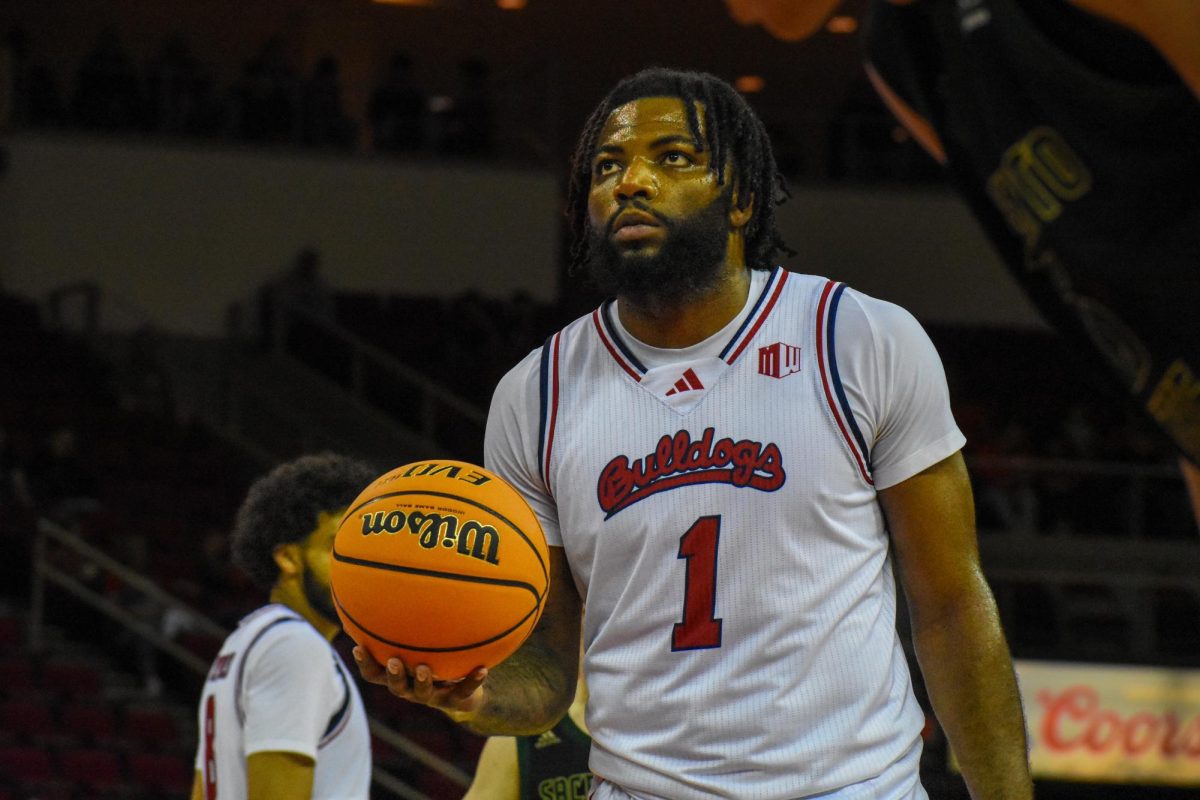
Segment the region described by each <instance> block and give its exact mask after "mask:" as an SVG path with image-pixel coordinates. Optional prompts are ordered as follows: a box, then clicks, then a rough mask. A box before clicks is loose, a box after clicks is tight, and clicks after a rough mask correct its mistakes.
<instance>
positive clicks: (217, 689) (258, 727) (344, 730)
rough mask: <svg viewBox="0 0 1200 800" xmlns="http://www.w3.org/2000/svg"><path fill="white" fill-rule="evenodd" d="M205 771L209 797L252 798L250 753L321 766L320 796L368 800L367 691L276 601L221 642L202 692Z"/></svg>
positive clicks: (316, 788) (200, 758)
mask: <svg viewBox="0 0 1200 800" xmlns="http://www.w3.org/2000/svg"><path fill="white" fill-rule="evenodd" d="M199 718H200V742H199V746H198V747H197V751H196V769H197V770H199V772H200V775H201V778H202V779H203V786H204V795H203V796H204V798H205V800H242V799H243V798H245V797H246V757H247V756H249V755H250V754H252V753H260V752H270V751H282V752H289V753H300V754H302V755H306V756H308V757H310V758H313V759H315V760H316V766H315V769H314V772H313V792H312V797H313V799H314V800H324V799H325V798H328V799H329V800H333V799H334V798H341V799H343V800H365V798H367V797H368V796H369V790H370V783H371V740H370V733H369V731H368V728H367V715H366V711H365V710H364V708H363V704H362V699H361V698H360V697H359V693H358V688H357V687H356V686H355V685H354V680H353V678H352V677H351V676H350V673H349V671H348V670H347V669H346V667H345V665H344V664H343V663H342V659H341V657H340V656H338V654H337V652H336V651H335V650H334V649H333V648H332V647H330V645H329V642H327V641H326V640H325V637H324V636H322V635H321V634H320V633H318V632H317V630H316V629H315V628H313V627H312V625H310V624H309V623H308V621H307V620H305V619H304V618H303V617H301V616H300V615H299V614H297V613H296V612H295V611H292V610H291V609H290V608H288V607H286V606H283V605H276V604H272V605H268V606H263V607H262V608H260V609H258V610H257V611H254V612H253V613H251V614H249V615H248V616H246V617H245V618H244V619H242V621H241V623H240V624H239V625H238V627H237V629H236V630H234V632H233V633H231V634H230V635H229V638H227V639H226V640H225V643H224V644H223V645H222V646H221V651H220V654H219V655H218V656H217V657H216V659H215V660H214V661H213V664H212V667H211V668H210V669H209V673H208V678H207V679H206V681H205V683H204V690H203V692H202V693H201V695H200V714H199Z"/></svg>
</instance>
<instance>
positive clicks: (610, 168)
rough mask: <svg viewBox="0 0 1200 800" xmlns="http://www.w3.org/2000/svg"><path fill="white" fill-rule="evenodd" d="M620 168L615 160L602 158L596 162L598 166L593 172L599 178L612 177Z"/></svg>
mask: <svg viewBox="0 0 1200 800" xmlns="http://www.w3.org/2000/svg"><path fill="white" fill-rule="evenodd" d="M620 168H621V165H620V164H618V163H617V162H616V161H615V160H614V159H611V158H602V159H600V160H599V161H597V162H596V166H594V167H593V168H592V171H593V172H595V174H596V176H597V177H604V176H605V175H612V174H613V173H614V172H616V171H617V170H618V169H620Z"/></svg>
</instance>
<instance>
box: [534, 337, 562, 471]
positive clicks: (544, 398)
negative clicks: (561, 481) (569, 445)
mask: <svg viewBox="0 0 1200 800" xmlns="http://www.w3.org/2000/svg"><path fill="white" fill-rule="evenodd" d="M561 341H562V331H559V332H558V333H556V334H554V335H552V336H551V337H550V338H548V339H547V340H546V343H545V344H544V345H542V371H541V376H540V383H539V394H540V403H539V406H538V408H539V409H540V411H539V417H540V419H539V420H538V474H539V475H540V476H541V477H542V482H543V483H545V485H546V491H547V492H550V491H551V490H550V456H551V455H553V451H554V428H555V426H556V425H557V424H558V392H559V344H560V342H561ZM551 493H552V492H551Z"/></svg>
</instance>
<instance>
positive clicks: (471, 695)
mask: <svg viewBox="0 0 1200 800" xmlns="http://www.w3.org/2000/svg"><path fill="white" fill-rule="evenodd" d="M581 611H582V606H581V604H580V600H579V594H578V592H576V590H575V583H574V581H573V579H572V578H571V572H570V569H568V567H567V559H566V557H565V556H564V555H563V550H562V548H561V547H551V548H550V590H549V592H548V593H547V595H546V607H545V610H544V611H543V612H542V617H541V619H540V620H539V621H538V624H537V627H536V628H534V630H533V633H531V634H530V636H529V639H528V640H526V642H525V644H523V645H521V648H520V649H519V650H517V652H515V653H514V654H513V655H512V656H510V657H509V658H508V659H507V660H505V661H504V662H503V663H502V664H499V665H497V666H496V667H494V668H492V669H491V670H486V669H483V668H480V669H477V670H474V671H473V672H471V673H470V674H469V675H468V676H467V677H465V678H464V679H463V680H461V681H458V682H455V683H444V682H438V681H435V680H434V679H433V671H432V670H430V668H429V667H428V666H427V665H425V664H417V665H414V666H411V667H410V666H409V665H406V664H404V663H403V662H402V661H401V660H400V659H398V658H392V659H389V660H388V663H387V664H386V665H381V664H379V663H377V662H376V661H375V660H374V659H372V658H371V656H370V655H369V654H368V653H366V652H365V651H364V649H363V648H361V647H355V648H354V660H355V661H356V662H357V663H358V667H359V671H360V672H361V673H362V676H363V678H364V679H365V680H367V681H369V682H371V683H377V684H380V685H385V686H387V687H388V691H390V692H391V693H392V694H394V695H396V696H397V697H400V698H403V699H405V700H409V701H411V702H414V703H421V704H422V705H427V706H431V707H433V708H437V709H440V710H441V711H443V712H445V713H446V714H447V715H448V716H450V717H451V718H452V719H454V720H455V721H457V722H460V723H462V724H463V725H465V726H466V727H468V728H469V729H471V730H472V731H474V732H475V733H479V734H482V735H485V736H529V735H531V734H535V733H541V732H542V731H545V730H547V729H549V728H550V727H552V726H553V725H554V723H556V722H557V721H558V720H559V719H561V718H562V715H563V714H565V713H566V712H567V709H568V708H569V707H570V705H571V699H572V697H573V696H574V694H575V684H576V676H577V675H578V674H579V624H580V614H581Z"/></svg>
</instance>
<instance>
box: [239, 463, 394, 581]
mask: <svg viewBox="0 0 1200 800" xmlns="http://www.w3.org/2000/svg"><path fill="white" fill-rule="evenodd" d="M378 475H379V472H378V470H375V469H372V468H371V467H369V466H367V465H366V464H364V463H363V462H361V461H356V460H354V459H351V458H346V457H345V456H340V455H336V454H334V453H320V454H318V455H306V456H301V457H300V458H297V459H295V460H293V461H288V462H286V463H284V464H281V465H279V466H277V467H275V468H274V469H273V470H271V471H270V472H268V473H267V474H266V475H264V476H262V477H261V478H259V479H258V480H256V481H255V482H254V483H253V484H252V485H251V486H250V490H249V491H248V492H247V493H246V499H245V500H243V501H242V505H241V508H239V509H238V512H237V518H236V520H235V521H234V526H233V534H232V536H231V539H230V550H231V553H232V555H233V560H234V562H235V563H236V564H237V565H238V566H239V567H241V568H242V569H243V570H244V571H245V572H246V574H247V575H249V576H250V579H251V580H253V581H254V584H255V585H256V586H258V587H259V588H260V589H270V588H271V587H272V586H274V584H275V581H276V580H277V579H278V578H279V566H278V565H277V564H276V563H275V559H274V557H273V555H272V554H273V553H274V551H275V548H276V547H278V546H279V545H281V544H293V543H296V542H302V541H304V540H305V539H306V538H308V536H309V534H311V533H312V532H313V531H314V530H316V527H317V521H318V518H319V517H320V515H321V513H322V512H324V513H330V512H335V511H341V510H342V509H344V508H346V506H348V505H350V503H351V502H353V501H354V498H355V497H358V494H359V492H361V491H362V490H363V489H365V488H366V487H367V484H369V483H370V482H371V481H373V480H375V478H377V477H378Z"/></svg>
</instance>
